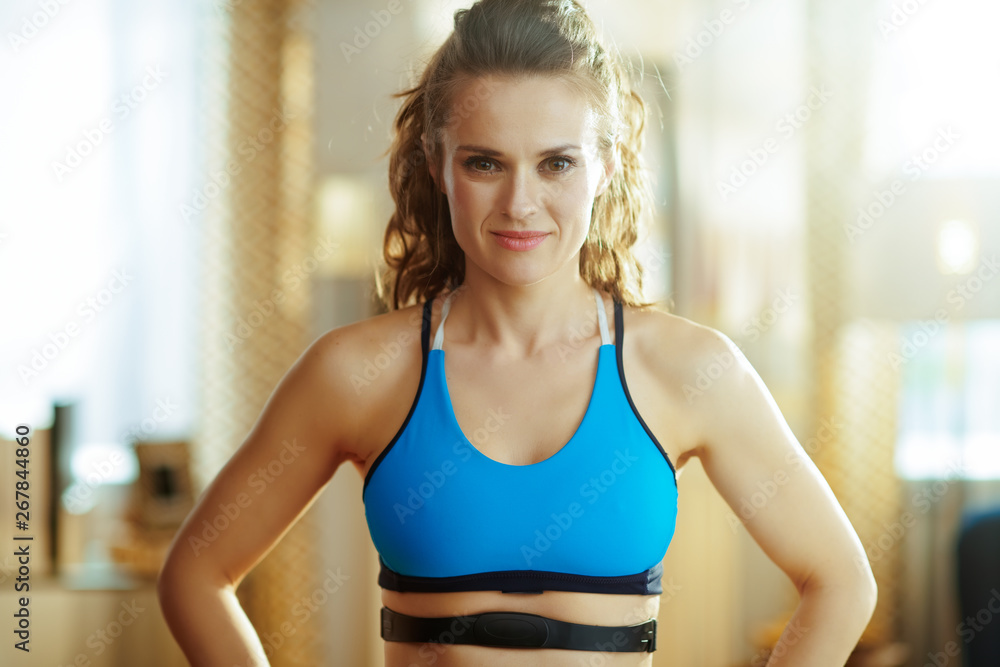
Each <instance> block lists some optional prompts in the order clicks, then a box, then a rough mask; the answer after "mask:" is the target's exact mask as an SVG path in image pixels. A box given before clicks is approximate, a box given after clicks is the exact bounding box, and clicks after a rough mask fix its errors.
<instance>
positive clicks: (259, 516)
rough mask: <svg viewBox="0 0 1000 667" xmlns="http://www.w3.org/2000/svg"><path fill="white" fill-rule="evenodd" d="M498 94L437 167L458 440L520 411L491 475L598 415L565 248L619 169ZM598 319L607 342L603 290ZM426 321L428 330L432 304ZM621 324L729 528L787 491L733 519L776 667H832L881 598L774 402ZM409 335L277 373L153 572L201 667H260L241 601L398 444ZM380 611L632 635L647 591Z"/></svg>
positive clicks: (641, 381)
mask: <svg viewBox="0 0 1000 667" xmlns="http://www.w3.org/2000/svg"><path fill="white" fill-rule="evenodd" d="M490 83H491V84H492V89H493V90H494V91H499V94H496V95H493V96H491V97H489V98H488V99H486V100H484V101H483V102H482V103H481V104H480V105H479V107H478V109H477V111H476V112H475V113H472V114H471V115H470V116H469V117H467V118H464V119H463V121H462V122H461V123H458V124H454V125H452V126H451V128H450V129H449V131H448V133H447V134H446V138H445V144H444V149H443V152H442V155H443V159H442V161H441V162H440V163H437V164H431V169H432V173H433V174H434V176H435V178H436V182H437V183H438V185H439V187H440V188H441V189H442V192H444V193H445V194H446V195H447V196H448V198H449V203H450V204H451V211H452V216H453V220H452V225H453V229H454V231H455V235H456V238H457V239H458V240H459V242H460V244H461V246H462V248H463V250H464V251H465V254H466V278H465V282H464V284H463V288H462V293H460V294H458V295H456V298H455V300H454V302H453V304H452V308H451V312H450V314H449V316H448V320H447V322H446V326H445V341H444V349H445V370H446V376H447V381H448V384H449V389H450V394H451V398H452V401H453V404H454V409H455V414H456V417H457V419H458V422H459V425H460V426H461V428H462V429H463V431H464V432H465V433H466V435H468V434H470V433H471V432H473V431H474V430H475V429H476V428H477V427H478V426H479V425H481V424H482V422H483V420H484V419H485V418H486V415H487V412H488V410H489V409H490V408H494V409H495V408H502V409H503V412H504V413H507V414H509V415H511V418H510V419H507V420H505V421H504V423H503V424H502V425H501V427H500V428H499V430H497V431H495V432H494V433H492V434H491V436H490V438H489V439H488V440H486V441H482V440H481V439H480V440H478V441H477V444H476V446H477V448H478V449H479V450H480V451H481V452H482V453H483V454H485V455H486V456H488V457H490V458H493V459H495V460H497V461H501V462H504V463H508V464H512V465H526V464H530V463H535V462H538V461H541V460H544V459H546V458H549V457H550V456H552V455H553V454H555V452H557V451H558V450H559V449H560V448H561V447H562V446H563V445H564V444H565V443H566V442H567V441H568V440H569V438H570V436H571V435H572V434H573V432H574V431H575V430H576V428H577V426H578V424H579V423H580V421H581V419H582V417H583V414H584V412H585V410H586V407H587V404H588V402H589V399H590V393H591V389H592V387H593V383H594V377H595V373H596V368H597V349H598V346H599V345H600V333H599V331H598V329H597V327H596V309H595V303H594V300H593V296H592V293H591V291H590V288H589V287H588V286H587V285H586V284H585V283H584V282H583V281H582V280H581V279H580V276H579V274H578V271H577V266H578V259H579V255H578V253H579V249H580V245H581V244H582V243H583V239H584V237H585V236H586V233H587V226H588V223H589V217H588V216H589V211H590V204H589V202H592V201H593V197H594V196H595V195H596V194H597V193H599V192H601V191H602V190H603V188H604V187H605V186H606V184H607V178H608V176H609V175H610V174H611V173H612V172H613V170H614V164H613V162H604V161H601V160H600V159H599V158H598V156H597V152H596V151H595V150H594V146H595V144H594V138H593V134H592V130H591V125H590V118H589V117H588V115H587V113H586V111H585V108H584V106H583V105H582V104H581V102H580V100H579V98H575V97H574V95H575V93H573V92H572V91H571V90H570V89H568V88H561V87H559V86H558V85H554V83H557V82H554V81H553V80H551V79H528V80H523V81H503V80H500V81H491V82H490ZM470 85H471V84H470ZM468 145H476V146H478V147H480V148H483V147H485V148H489V149H491V150H492V151H493V152H494V153H495V155H492V156H486V157H488V158H489V159H485V160H482V159H481V158H476V157H475V156H476V151H463V150H460V146H468ZM565 145H577V146H579V147H580V148H579V150H577V151H576V152H575V153H570V154H569V155H568V157H570V158H571V160H572V161H574V162H575V165H574V168H573V169H568V170H567V169H564V168H565V167H566V166H567V163H566V162H564V161H561V160H562V158H560V157H558V156H556V157H552V156H551V155H545V154H544V151H545V150H546V149H549V148H552V147H553V146H565ZM470 153H471V154H470ZM480 153H481V151H480ZM470 159H472V163H471V165H470V162H469V160H470ZM476 160H480V161H476ZM581 202H582V203H581ZM505 230H532V231H540V232H543V233H544V234H546V235H547V236H546V238H545V240H544V241H543V242H542V243H541V244H540V245H539V246H537V247H536V248H533V249H532V250H530V251H512V250H510V249H509V248H506V247H504V246H503V244H502V243H501V242H498V241H497V239H496V238H495V236H496V234H498V233H502V232H503V231H505ZM605 309H606V312H607V315H608V324H609V327H610V328H611V333H612V336H614V319H613V317H612V315H613V311H612V308H611V302H610V299H609V298H607V296H606V295H605ZM433 312H434V318H433V322H432V325H433V326H434V327H436V326H437V323H438V320H439V318H440V299H439V300H438V301H437V302H436V303H435V307H434V311H433ZM624 320H625V321H624V334H625V339H624V345H623V351H622V353H623V364H624V370H625V374H626V378H627V381H628V383H629V388H630V391H631V395H632V398H633V400H634V402H635V404H636V407H637V409H638V410H639V412H640V414H641V415H642V416H643V418H644V419H645V421H646V423H647V425H648V426H649V428H650V429H651V430H652V432H653V433H654V435H655V436H656V437H657V439H658V440H659V442H660V444H661V445H662V446H663V448H664V450H665V451H666V452H667V454H668V455H669V456H670V458H671V460H672V461H673V462H674V464H675V466H676V467H677V468H678V469H681V468H682V467H683V465H684V463H685V462H686V461H688V460H689V459H690V457H692V456H698V457H699V459H700V461H701V463H702V465H703V466H704V468H705V470H706V473H707V474H708V477H709V479H710V480H711V481H712V483H713V484H714V486H715V487H716V489H717V490H718V491H719V493H720V494H721V496H722V497H723V498H724V499H725V501H726V502H727V503H728V504H729V505H730V507H732V508H733V509H734V511H737V512H738V511H739V507H740V503H741V501H742V500H744V499H747V498H749V497H750V496H751V495H752V494H753V493H754V492H755V491H757V490H758V486H757V484H758V483H759V482H764V481H767V480H772V479H774V475H775V474H776V472H778V471H784V473H785V475H786V478H785V481H784V482H783V483H782V485H781V487H780V491H779V492H778V493H776V494H775V495H774V496H773V497H772V498H770V500H769V501H768V503H767V505H766V506H765V508H763V509H762V510H761V511H759V512H757V514H756V515H755V516H754V517H753V518H752V519H751V520H749V521H747V522H746V524H745V525H746V527H747V529H748V531H749V532H750V534H751V535H752V536H753V538H754V539H755V540H756V541H757V543H758V544H759V545H760V546H761V548H762V549H763V550H764V552H765V553H766V554H767V555H768V556H769V557H770V558H771V559H772V560H773V561H774V562H775V563H776V564H777V565H778V566H779V567H780V568H781V569H782V570H783V571H784V572H785V573H786V574H787V575H788V577H789V578H790V579H791V580H792V582H794V583H795V585H796V587H797V588H798V590H799V592H800V595H801V602H800V605H799V607H798V609H797V611H796V614H795V616H793V619H792V625H795V627H796V628H797V629H798V634H796V635H794V636H792V635H789V637H788V638H786V641H785V646H784V650H783V651H782V652H781V653H782V655H781V656H780V657H775V658H773V659H772V661H771V663H769V664H770V665H771V666H772V667H787V666H789V665H817V666H824V665H829V666H830V667H832V666H833V665H842V664H843V663H844V661H845V660H846V658H847V656H848V654H849V653H850V651H851V649H852V648H853V646H854V644H855V642H856V641H857V639H858V637H859V636H860V634H861V631H862V630H863V629H864V627H865V625H866V624H867V622H868V619H869V618H870V616H871V613H872V609H873V606H874V600H875V589H874V581H873V579H872V577H871V572H870V570H868V569H867V568H866V567H859V566H858V565H857V563H859V562H862V563H866V562H867V561H866V560H865V557H864V551H863V549H862V547H861V544H860V541H859V540H858V538H857V535H856V534H855V533H854V531H853V529H852V528H851V526H850V524H849V522H848V521H847V518H846V517H845V516H844V513H843V511H842V510H841V508H840V506H839V505H838V504H837V502H836V499H835V498H834V496H833V494H832V493H831V492H830V490H829V487H828V486H827V484H826V482H825V481H824V480H823V478H822V477H821V476H820V475H819V473H818V471H817V470H816V469H815V466H813V464H812V462H811V460H810V459H809V457H808V455H806V454H805V452H804V451H803V450H802V448H801V447H800V446H799V444H798V442H797V441H796V440H795V437H794V436H793V435H792V433H791V431H790V430H789V428H788V426H787V424H786V422H785V420H784V418H783V417H782V416H781V413H780V412H779V410H778V408H777V406H776V405H775V403H774V401H773V400H772V398H771V396H770V394H769V393H768V391H767V389H766V387H765V386H764V385H763V383H762V382H761V381H760V378H759V377H758V375H757V374H756V372H755V371H754V370H753V368H752V367H751V366H750V364H749V363H748V362H747V360H746V359H745V358H744V357H743V356H742V354H740V352H739V350H738V349H737V348H736V347H735V346H734V345H733V344H732V343H731V341H729V340H728V339H727V338H726V337H725V336H723V335H722V334H720V333H719V332H717V331H715V330H713V329H710V328H708V327H704V326H701V325H698V324H695V323H693V322H691V321H689V320H686V319H684V318H682V317H677V316H674V315H670V314H666V313H663V312H659V311H656V310H647V311H640V310H636V309H632V308H626V309H625V317H624ZM581 332H585V334H584V335H583V336H582V338H581V337H580V334H581ZM419 333H420V308H419V306H412V307H409V308H405V309H402V310H399V311H396V312H392V313H389V314H386V315H382V316H379V317H375V318H371V319H369V320H365V321H363V322H359V323H356V324H352V325H349V326H346V327H341V328H339V329H336V330H333V331H330V332H328V333H326V334H325V335H323V336H321V337H320V338H319V339H317V340H316V341H315V342H314V343H313V344H312V345H311V346H310V348H309V349H308V350H307V351H306V352H305V353H304V354H303V355H302V357H301V358H300V359H299V361H298V362H297V363H296V364H295V365H294V366H293V367H292V369H291V370H289V372H288V374H287V375H286V376H285V378H284V379H283V380H282V381H281V383H280V384H279V385H278V387H277V388H276V389H275V392H274V394H273V395H272V397H271V399H270V400H269V402H268V404H267V405H266V406H265V408H264V410H263V412H262V414H261V416H260V419H259V420H258V422H257V424H256V425H255V427H254V429H253V430H252V431H251V433H250V434H249V435H248V437H247V439H246V440H245V442H244V443H243V444H242V446H241V447H240V448H239V450H238V451H237V452H236V453H235V454H234V456H233V458H232V459H231V460H230V461H229V463H227V465H226V466H225V467H224V468H223V470H222V471H221V472H220V474H219V475H218V476H217V477H216V479H215V480H214V481H213V482H212V484H211V485H210V486H209V488H208V489H207V490H206V492H205V493H204V494H203V496H202V498H201V499H200V500H199V503H198V505H197V507H196V508H195V510H194V511H193V512H192V514H191V515H190V516H189V517H188V519H187V520H186V522H185V524H184V526H182V528H181V530H180V532H179V534H178V537H177V538H176V540H175V543H174V546H173V548H172V550H171V553H170V555H169V557H168V561H167V563H166V565H165V566H164V569H163V572H162V573H161V576H160V599H161V606H162V607H163V609H164V613H165V616H166V618H167V621H168V623H169V625H170V627H171V629H172V631H173V632H174V634H175V636H176V637H177V638H178V641H179V642H180V643H181V646H182V648H183V650H184V651H185V654H186V655H187V656H188V659H189V660H190V661H191V664H192V665H195V666H196V667H198V666H200V665H218V664H227V665H229V664H255V663H253V662H250V661H249V655H250V653H255V654H258V655H260V656H263V650H262V648H261V644H260V641H259V639H258V638H257V636H256V634H255V633H254V630H253V628H252V626H251V625H250V624H249V622H248V620H247V618H246V615H245V614H244V613H243V611H242V610H241V609H240V608H239V605H238V604H237V603H236V599H235V595H234V591H235V588H236V586H238V585H239V583H240V581H242V579H243V578H244V577H245V576H246V574H247V573H248V572H249V571H250V570H251V569H252V568H253V567H254V566H255V565H256V564H257V563H258V562H259V561H260V560H261V559H262V558H263V556H264V555H265V554H266V553H267V551H269V550H270V548H271V547H272V546H273V545H274V544H275V543H276V542H277V541H278V540H279V539H280V538H281V536H282V535H283V534H284V533H285V531H286V530H287V529H288V528H289V527H290V525H291V524H293V523H294V521H295V520H296V519H297V518H298V517H299V516H300V515H301V513H302V512H303V511H304V510H305V509H306V508H307V507H308V506H309V504H310V503H311V502H312V501H313V500H314V499H315V497H316V496H317V494H318V493H319V492H320V491H321V490H322V488H323V486H324V485H325V484H326V483H327V482H328V481H329V479H330V478H331V477H332V475H333V474H334V472H335V471H336V470H337V469H338V467H339V466H340V465H341V464H342V463H344V462H345V461H350V462H351V463H352V464H353V465H354V467H355V469H356V470H357V472H358V474H359V475H360V476H361V478H362V479H363V478H364V477H365V475H366V474H367V472H368V470H369V469H370V467H371V465H372V464H373V462H374V461H375V459H376V458H377V457H378V454H379V453H380V452H381V451H382V450H383V449H384V448H385V447H386V445H387V444H388V443H389V442H390V441H391V440H392V437H393V436H394V435H395V433H396V432H397V431H398V429H399V428H400V426H401V424H402V423H403V421H404V419H405V417H406V414H407V412H408V411H409V408H410V405H411V403H412V400H413V397H414V395H415V394H416V391H417V385H418V382H419V378H420V368H421V351H420V336H419ZM393 341H395V342H400V343H401V344H400V354H399V355H398V356H397V357H396V358H395V359H394V361H393V362H392V363H390V364H389V365H388V366H387V367H385V368H384V369H382V370H381V372H380V374H379V375H378V376H377V377H375V378H374V379H372V380H370V381H367V383H366V382H359V379H362V378H365V373H364V370H365V362H366V361H370V360H373V359H374V358H375V357H376V356H378V355H379V354H381V353H382V352H383V347H382V346H383V345H385V344H388V343H390V342H393ZM720 358H726V359H729V360H731V363H729V364H727V370H726V371H725V372H724V373H722V374H721V375H720V376H718V378H717V379H716V380H715V381H714V382H713V383H712V384H711V385H710V386H708V387H705V388H704V390H703V391H701V393H700V394H699V395H692V394H691V393H690V392H688V393H685V391H684V387H685V385H687V386H696V385H697V378H698V375H699V372H700V371H703V370H704V369H706V368H708V367H709V366H711V365H712V364H714V363H718V362H719V359H720ZM291 438H295V440H296V442H297V443H298V444H299V445H300V446H302V447H303V450H302V452H301V454H299V458H298V459H297V461H296V464H295V465H288V466H287V467H286V469H285V472H283V473H282V475H281V476H280V477H277V478H275V480H274V482H273V483H272V484H271V485H270V486H269V487H268V493H267V502H266V503H265V502H254V503H252V504H251V505H249V506H248V507H246V508H245V509H244V510H243V515H242V516H241V518H240V521H241V524H240V525H241V526H242V527H241V528H240V529H239V530H226V531H221V532H220V534H219V536H218V538H217V539H216V540H214V541H213V542H212V543H211V544H210V545H208V546H207V547H206V548H202V549H200V550H198V553H197V554H195V549H193V548H192V547H190V542H189V538H191V537H193V536H198V535H200V534H201V527H202V522H203V521H205V520H208V521H211V519H212V518H213V517H214V516H215V515H216V514H217V513H218V509H217V508H218V505H219V504H220V503H228V502H232V500H233V499H234V498H235V497H236V496H237V494H239V493H240V492H241V491H245V490H246V479H247V476H248V475H250V474H251V473H252V472H253V471H255V470H257V469H258V468H260V467H265V466H266V465H267V464H268V462H269V461H271V460H273V459H274V458H276V457H277V456H279V455H280V451H281V448H282V441H283V440H288V439H291ZM299 463H301V465H299ZM682 492H683V490H682ZM248 526H252V529H248V528H247V527H248ZM382 601H383V603H384V604H385V605H386V606H388V607H390V608H391V609H394V610H396V611H399V612H403V613H409V614H414V615H423V616H451V615H462V614H472V613H477V612H485V611H503V610H512V611H525V612H529V613H535V614H542V615H545V616H549V617H552V618H557V619H562V620H567V621H572V622H577V623H586V624H594V625H628V624H633V623H637V622H640V621H644V620H646V619H648V618H654V617H656V616H657V614H658V611H659V596H628V595H601V594H590V593H567V592H557V591H547V592H545V593H542V594H540V595H510V594H503V593H499V592H496V591H475V592H463V593H405V594H403V593H397V592H394V591H388V590H383V592H382ZM596 655H597V654H593V653H590V652H579V651H562V650H558V649H510V650H505V649H497V648H493V647H481V646H444V645H432V644H425V645H420V644H412V643H403V642H386V643H385V657H386V665H387V667H410V665H430V664H434V665H438V666H439V667H457V666H458V665H462V666H463V667H467V666H469V665H499V666H505V665H511V666H513V665H519V666H527V667H541V666H542V665H546V666H548V665H555V666H556V667H560V666H563V665H566V666H568V665H583V664H588V662H587V660H588V659H590V658H591V657H593V656H596ZM600 657H601V658H603V660H604V662H603V663H602V664H608V665H621V666H625V665H629V666H632V665H645V666H648V665H651V664H652V655H651V654H648V653H605V654H601V655H600ZM256 664H266V663H265V662H263V661H261V662H257V663H256Z"/></svg>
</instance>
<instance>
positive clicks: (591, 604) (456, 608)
mask: <svg viewBox="0 0 1000 667" xmlns="http://www.w3.org/2000/svg"><path fill="white" fill-rule="evenodd" d="M382 604H383V605H384V606H386V607H388V608H389V609H392V610H393V611H397V612H400V613H402V614H409V615H411V616H465V615H471V614H478V613H485V612H489V611H520V612H525V613H528V614H538V615H540V616H546V617H548V618H555V619H558V620H561V621H569V622H571V623H583V624H585V625H634V624H636V623H642V622H643V621H647V620H649V619H651V618H656V617H657V614H658V613H659V610H660V596H659V595H603V594H598V593H571V592H565V591H545V592H544V593H539V594H533V595H532V594H508V593H500V592H499V591H469V592H462V593H400V592H397V591H391V590H385V589H383V590H382ZM658 634H659V633H658ZM384 645H385V667H429V666H430V665H434V666H435V667H473V666H474V665H476V666H478V665H483V666H486V665H489V666H490V667H591V666H594V667H596V666H598V665H614V666H615V667H652V664H653V660H652V658H653V654H652V653H617V652H608V651H577V650H567V649H536V648H531V649H524V648H512V649H508V648H499V647H493V646H474V645H452V644H443V643H430V642H428V643H422V644H417V643H411V642H391V641H386V642H384Z"/></svg>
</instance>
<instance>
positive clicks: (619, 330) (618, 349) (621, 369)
mask: <svg viewBox="0 0 1000 667" xmlns="http://www.w3.org/2000/svg"><path fill="white" fill-rule="evenodd" d="M614 303H615V356H616V357H617V359H618V377H619V378H620V379H621V381H622V389H624V390H625V398H627V399H628V404H629V406H630V407H631V408H632V414H634V415H635V418H636V419H638V420H639V423H640V424H642V428H644V429H645V430H646V435H648V436H649V439H650V440H652V441H653V444H654V445H656V448H657V449H659V450H660V453H661V454H663V458H665V459H666V460H667V465H669V466H670V471H671V472H673V473H674V483H675V484H676V483H677V470H676V469H675V468H674V464H673V461H671V460H670V457H669V456H668V455H667V452H666V451H665V450H664V449H663V446H662V445H660V441H659V440H657V439H656V436H655V435H653V432H652V431H651V430H649V426H647V425H646V420H644V419H643V418H642V415H640V414H639V409H638V408H636V407H635V403H634V402H633V401H632V394H630V393H629V390H628V383H627V382H626V381H625V365H624V364H623V363H622V341H623V340H624V338H625V326H624V324H623V321H624V317H623V316H622V304H621V302H620V301H615V302H614Z"/></svg>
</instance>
